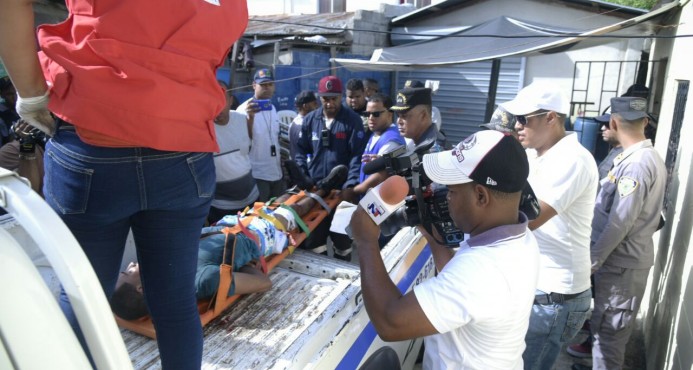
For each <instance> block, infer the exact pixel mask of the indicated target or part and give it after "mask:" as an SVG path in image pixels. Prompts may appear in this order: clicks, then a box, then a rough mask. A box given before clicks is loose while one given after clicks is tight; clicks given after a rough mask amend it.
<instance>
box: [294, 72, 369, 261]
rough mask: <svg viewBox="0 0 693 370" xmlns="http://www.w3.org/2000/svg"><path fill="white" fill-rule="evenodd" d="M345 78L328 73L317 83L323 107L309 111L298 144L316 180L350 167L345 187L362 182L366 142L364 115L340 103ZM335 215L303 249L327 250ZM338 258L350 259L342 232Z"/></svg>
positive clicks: (300, 161)
mask: <svg viewBox="0 0 693 370" xmlns="http://www.w3.org/2000/svg"><path fill="white" fill-rule="evenodd" d="M342 94H343V90H342V81H341V80H340V79H339V78H337V77H336V76H325V77H323V78H322V79H321V80H320V82H319V84H318V97H319V98H320V102H321V103H322V106H321V107H320V108H318V109H316V110H314V111H312V112H311V113H309V114H308V115H307V116H306V117H305V119H304V120H303V125H301V133H300V136H299V139H298V145H297V146H296V149H297V150H296V155H295V157H294V158H295V161H296V164H297V165H298V166H299V167H301V169H302V170H303V171H304V172H305V173H306V174H308V175H309V176H310V177H311V178H312V179H313V181H315V182H318V181H320V180H322V179H323V178H325V177H326V176H327V175H328V174H329V173H330V171H331V170H332V169H333V168H334V167H336V166H337V165H340V164H343V165H345V166H347V167H348V168H349V175H348V177H347V181H346V182H345V184H344V188H350V187H354V186H355V185H356V184H358V183H359V174H360V171H361V155H362V154H363V148H364V146H365V144H366V139H365V134H364V131H363V121H362V120H361V116H359V115H358V114H356V113H355V112H354V111H353V110H351V109H350V108H349V107H347V106H345V105H343V104H342V102H341V97H342ZM331 222H332V217H326V218H325V220H324V221H323V222H322V223H321V224H320V225H319V226H318V228H317V229H316V230H314V231H313V232H312V233H311V235H310V236H309V237H308V238H307V239H306V240H305V241H304V243H303V244H302V248H304V249H308V250H312V251H313V252H316V253H325V252H326V250H327V247H326V245H325V241H326V239H327V235H328V233H329V227H330V223H331ZM331 237H332V241H333V243H334V247H335V249H334V252H335V257H336V258H340V259H344V260H351V239H349V237H347V236H346V235H342V234H336V233H332V234H331Z"/></svg>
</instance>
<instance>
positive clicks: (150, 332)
mask: <svg viewBox="0 0 693 370" xmlns="http://www.w3.org/2000/svg"><path fill="white" fill-rule="evenodd" d="M305 196H306V194H305V193H304V192H303V191H301V192H299V193H298V194H294V195H292V196H291V197H289V198H288V199H287V200H286V201H285V202H284V203H283V204H285V205H291V204H294V203H296V202H298V201H299V200H301V199H303V198H304V197H305ZM323 200H324V202H325V204H326V205H327V206H329V208H331V209H334V208H335V207H336V206H337V205H338V204H339V202H340V201H341V197H340V195H339V192H337V191H334V190H333V191H332V192H331V193H330V194H329V195H328V196H327V197H325V198H323ZM264 206H265V203H255V204H254V205H253V209H254V210H256V211H259V210H260V209H262V208H263V207H264ZM278 206H280V205H279V204H272V205H271V206H270V207H269V208H276V207H278ZM256 214H258V212H255V213H254V215H250V216H246V217H242V218H241V219H240V220H239V222H240V225H236V226H233V227H229V228H226V229H224V233H226V234H227V235H228V234H229V233H230V234H236V233H242V232H243V229H244V228H245V227H247V226H248V225H249V224H250V222H251V221H252V217H258V216H255V215H256ZM328 215H329V210H328V209H326V208H325V207H324V205H321V204H319V203H317V202H316V204H315V206H313V208H312V209H311V210H310V211H309V212H308V213H307V214H306V215H304V216H303V217H302V218H301V219H302V220H303V222H304V223H305V225H306V226H307V228H308V229H309V230H311V231H312V230H315V228H317V226H318V225H319V224H320V222H322V220H323V219H325V217H327V216H328ZM288 233H289V245H288V247H287V248H284V250H283V251H282V252H281V253H278V254H272V255H270V256H268V257H267V258H265V259H264V260H263V261H262V265H263V271H264V272H265V273H266V274H268V273H269V272H270V271H272V269H273V268H274V267H275V266H277V264H279V262H281V261H282V260H283V259H284V258H286V256H288V255H289V254H291V253H292V252H293V251H294V249H295V248H296V247H297V246H299V245H300V244H301V243H302V242H303V241H304V240H305V239H306V237H307V236H308V234H307V233H306V232H305V231H304V230H302V229H301V228H295V229H294V230H291V231H289V232H288ZM251 239H252V238H251ZM232 270H233V257H232V259H231V263H230V264H221V265H220V266H219V274H220V280H219V287H218V288H217V293H216V294H215V296H214V297H212V298H211V299H204V300H199V301H198V302H197V308H198V312H199V313H200V322H201V324H202V326H203V327H204V326H206V325H207V324H209V323H210V322H211V321H212V320H214V319H215V318H217V317H218V316H220V315H221V314H222V313H223V312H224V311H225V310H226V309H228V308H229V307H230V306H231V305H233V303H234V302H236V301H237V300H238V299H239V298H240V297H241V295H239V294H235V295H233V296H230V297H227V294H228V291H229V287H230V286H231V283H232V280H233V274H232ZM114 316H115V319H116V322H117V323H118V326H120V327H121V328H125V329H128V330H130V331H133V332H135V333H138V334H141V335H144V336H147V337H149V338H153V339H156V332H155V330H154V324H153V323H152V320H151V317H149V316H145V317H142V318H140V319H137V320H124V319H122V318H120V317H118V316H117V315H114Z"/></svg>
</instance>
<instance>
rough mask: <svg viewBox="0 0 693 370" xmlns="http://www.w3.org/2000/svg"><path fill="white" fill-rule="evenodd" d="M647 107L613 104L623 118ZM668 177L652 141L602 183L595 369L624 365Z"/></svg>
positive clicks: (595, 231)
mask: <svg viewBox="0 0 693 370" xmlns="http://www.w3.org/2000/svg"><path fill="white" fill-rule="evenodd" d="M633 100H640V101H636V102H634V103H633ZM624 104H625V106H623V105H624ZM644 106H645V100H644V99H641V98H614V99H612V104H611V107H612V113H620V114H622V115H624V114H628V113H629V112H633V111H640V110H639V109H641V110H642V112H643V113H644ZM642 117H645V116H644V115H643V116H642ZM624 118H626V119H631V120H632V119H635V118H630V117H624ZM636 118H637V117H636ZM666 176H667V173H666V168H665V166H664V162H663V161H662V159H661V158H660V157H659V155H658V154H657V152H656V151H655V150H654V148H653V147H652V142H651V141H650V140H648V139H646V140H643V141H641V142H639V143H637V144H634V145H631V146H630V147H628V148H625V149H624V151H623V153H621V154H619V155H618V156H617V157H616V159H615V160H614V167H613V169H612V170H611V171H609V173H608V175H607V176H606V177H605V178H603V179H602V180H601V181H600V185H601V190H600V192H599V194H598V195H597V201H596V204H595V209H594V218H593V222H592V236H591V244H592V245H591V260H592V271H596V272H595V273H594V289H595V297H594V311H593V313H592V332H593V334H594V343H593V348H592V357H593V366H594V368H595V369H607V368H608V369H613V368H620V367H621V366H622V364H623V358H624V352H625V348H626V343H627V342H628V338H629V337H630V334H631V332H632V330H633V324H634V321H635V317H636V315H637V313H638V309H639V307H640V303H641V301H642V297H643V295H644V293H645V287H646V283H647V276H648V273H649V270H650V267H652V265H653V264H654V243H653V241H652V235H653V234H654V232H655V231H656V230H657V225H658V224H659V218H660V212H661V209H662V201H663V199H664V189H665V185H666V184H665V181H666Z"/></svg>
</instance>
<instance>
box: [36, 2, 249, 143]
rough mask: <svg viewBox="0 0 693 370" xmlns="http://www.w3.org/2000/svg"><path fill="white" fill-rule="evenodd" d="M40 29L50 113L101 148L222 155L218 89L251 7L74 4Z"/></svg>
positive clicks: (231, 4)
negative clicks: (57, 20)
mask: <svg viewBox="0 0 693 370" xmlns="http://www.w3.org/2000/svg"><path fill="white" fill-rule="evenodd" d="M67 6H68V9H69V10H70V16H69V17H68V18H67V20H65V21H64V22H63V23H60V24H57V25H43V26H41V27H39V30H38V39H39V44H40V46H41V52H40V53H39V57H40V59H41V63H42V67H43V70H44V74H45V76H46V79H47V80H48V81H50V82H51V83H52V84H53V87H52V89H51V93H50V99H51V100H50V104H49V109H50V110H51V111H52V112H53V113H55V114H56V115H57V116H58V117H60V118H62V119H64V120H65V121H67V122H70V123H72V124H73V125H75V126H76V127H77V132H78V133H79V134H80V137H82V139H83V140H85V141H86V142H88V143H90V144H94V145H102V146H141V147H149V148H155V149H159V150H170V151H193V152H211V151H217V144H216V139H215V134H214V117H216V115H217V114H218V113H219V112H220V111H221V109H222V108H223V106H224V102H225V101H224V99H225V97H224V94H223V93H222V91H221V90H220V89H219V85H218V84H217V81H216V68H217V67H219V66H220V65H222V64H223V60H224V58H225V57H226V55H227V54H228V51H229V49H230V47H231V45H232V44H233V43H234V42H235V41H236V40H237V39H238V38H239V37H240V36H241V35H242V33H243V31H244V30H245V27H246V25H247V23H248V10H247V6H246V2H245V1H244V0H147V1H138V0H67Z"/></svg>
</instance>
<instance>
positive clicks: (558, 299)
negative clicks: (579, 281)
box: [534, 289, 589, 305]
mask: <svg viewBox="0 0 693 370" xmlns="http://www.w3.org/2000/svg"><path fill="white" fill-rule="evenodd" d="M588 290H589V289H588ZM585 292H586V291H585ZM582 293H584V292H580V293H574V294H561V293H553V292H551V293H544V294H537V295H535V296H534V304H541V305H547V304H563V303H565V302H566V301H569V300H571V299H573V298H575V297H577V296H579V295H581V294H582Z"/></svg>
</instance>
